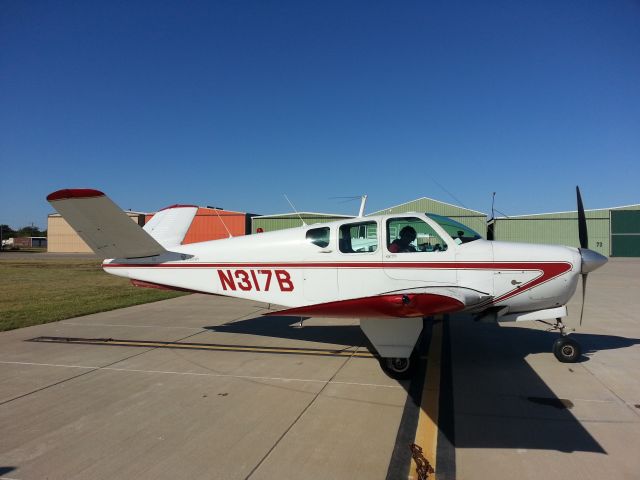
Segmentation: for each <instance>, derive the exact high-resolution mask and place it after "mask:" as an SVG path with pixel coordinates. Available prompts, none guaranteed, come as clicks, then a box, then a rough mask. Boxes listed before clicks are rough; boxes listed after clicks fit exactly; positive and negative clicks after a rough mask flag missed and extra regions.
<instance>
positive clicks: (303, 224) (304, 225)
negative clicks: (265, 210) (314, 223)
mask: <svg viewBox="0 0 640 480" xmlns="http://www.w3.org/2000/svg"><path fill="white" fill-rule="evenodd" d="M282 195H284V198H285V199H286V200H287V202H289V205H291V208H293V211H294V212H296V215H298V218H299V219H300V221H301V222H302V226H303V227H306V226H307V224H306V223H305V221H304V220H303V219H302V216H301V215H300V214H299V213H298V210H296V207H294V206H293V203H291V200H289V197H287V194H286V193H283V194H282Z"/></svg>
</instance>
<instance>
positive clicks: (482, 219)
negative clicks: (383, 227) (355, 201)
mask: <svg viewBox="0 0 640 480" xmlns="http://www.w3.org/2000/svg"><path fill="white" fill-rule="evenodd" d="M409 212H421V213H435V214H438V215H443V216H445V217H449V218H452V219H454V220H456V221H458V222H460V223H462V224H463V225H466V226H467V227H469V228H472V229H473V230H475V231H476V232H478V233H479V234H480V235H482V236H485V235H486V233H487V216H486V215H483V214H481V213H479V212H476V211H474V210H469V209H466V208H463V207H458V206H456V205H450V204H448V203H442V202H438V201H437V200H432V199H430V198H419V199H417V200H414V201H412V202H407V203H404V204H402V205H398V206H397V207H391V208H387V209H384V210H380V211H378V212H375V213H372V214H371V215H381V214H387V213H409Z"/></svg>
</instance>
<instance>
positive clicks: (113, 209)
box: [47, 188, 166, 258]
mask: <svg viewBox="0 0 640 480" xmlns="http://www.w3.org/2000/svg"><path fill="white" fill-rule="evenodd" d="M47 200H48V201H49V203H51V205H52V206H53V208H55V209H56V210H57V211H58V212H59V213H60V215H62V217H63V218H64V219H65V220H66V221H67V222H68V223H69V225H71V227H72V228H73V229H74V230H75V231H76V232H78V235H80V237H81V238H82V239H83V240H84V241H85V242H86V243H87V245H89V247H91V249H92V250H93V251H94V252H95V253H96V254H97V255H98V256H100V257H102V258H140V257H151V256H153V255H161V254H163V253H165V252H166V250H165V249H164V248H163V246H162V245H161V244H160V243H158V241H156V240H155V239H154V238H153V237H152V236H151V235H149V233H147V232H145V231H144V230H143V229H142V228H140V226H138V225H137V224H136V223H135V222H132V221H131V219H130V218H129V217H128V216H127V214H126V213H124V212H123V211H122V209H121V208H119V207H118V206H117V205H116V204H115V203H113V202H112V201H111V200H110V199H109V198H108V197H107V196H106V195H105V194H104V193H102V192H99V191H98V190H91V189H88V188H78V189H67V190H58V191H57V192H53V193H52V194H50V195H49V196H47Z"/></svg>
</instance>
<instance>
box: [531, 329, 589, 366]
mask: <svg viewBox="0 0 640 480" xmlns="http://www.w3.org/2000/svg"><path fill="white" fill-rule="evenodd" d="M538 321H539V322H541V323H544V324H546V325H549V326H550V327H551V328H549V329H547V331H548V332H551V331H554V330H558V331H559V332H560V335H561V337H560V338H558V339H556V341H555V342H553V354H554V355H555V356H556V358H557V359H558V361H560V362H562V363H575V362H577V361H578V360H579V359H580V357H581V356H582V347H581V346H580V344H579V343H578V342H576V341H575V340H574V339H573V338H569V336H568V335H567V333H566V332H565V330H566V328H567V327H566V326H565V325H564V324H563V323H562V319H560V318H556V323H555V324H552V323H549V322H545V321H544V320H538Z"/></svg>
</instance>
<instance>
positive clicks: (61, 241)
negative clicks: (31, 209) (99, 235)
mask: <svg viewBox="0 0 640 480" xmlns="http://www.w3.org/2000/svg"><path fill="white" fill-rule="evenodd" d="M125 213H126V214H127V215H128V216H129V218H131V220H132V221H134V222H136V223H139V217H140V214H138V213H133V212H125ZM47 252H52V253H93V250H91V248H89V245H87V244H86V243H85V242H84V240H82V238H80V236H79V235H78V234H77V233H76V231H75V230H74V229H73V228H71V225H69V224H68V223H67V221H66V220H65V219H64V218H62V217H61V216H60V215H59V214H53V215H49V217H47Z"/></svg>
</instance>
